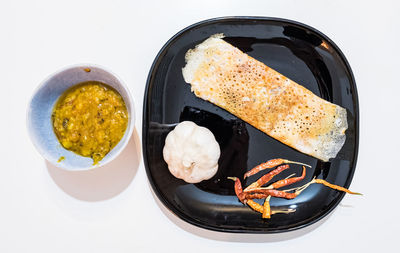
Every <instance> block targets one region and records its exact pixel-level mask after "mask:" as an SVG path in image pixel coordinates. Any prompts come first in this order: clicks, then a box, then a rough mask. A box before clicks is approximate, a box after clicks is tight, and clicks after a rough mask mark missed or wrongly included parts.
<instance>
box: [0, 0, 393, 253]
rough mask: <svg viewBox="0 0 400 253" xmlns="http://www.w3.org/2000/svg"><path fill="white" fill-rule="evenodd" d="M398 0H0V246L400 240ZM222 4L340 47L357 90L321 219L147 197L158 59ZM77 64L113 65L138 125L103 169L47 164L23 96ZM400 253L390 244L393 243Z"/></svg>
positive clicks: (339, 244)
mask: <svg viewBox="0 0 400 253" xmlns="http://www.w3.org/2000/svg"><path fill="white" fill-rule="evenodd" d="M399 11H400V8H399V5H398V3H397V1H383V0H381V1H370V2H367V1H337V0H335V1H321V0H318V1H266V0H264V1H251V0H247V1H245V0H241V1H226V0H225V1H222V0H221V1H217V0H212V1H208V0H200V1H189V0H182V1H172V0H170V1H150V0H146V1H137V2H135V1H115V0H114V1H99V0H97V1H82V0H78V1H75V0H70V1H62V2H56V1H24V2H23V1H8V2H6V1H1V3H0V74H1V75H0V85H1V86H0V87H1V91H0V118H1V123H0V137H1V138H0V141H1V142H0V158H1V166H0V252H5V253H6V252H7V253H8V252H154V251H155V250H159V252H165V251H167V250H168V249H171V248H172V249H174V251H176V252H192V251H194V252H203V251H205V250H207V252H228V251H229V252H350V251H352V252H372V251H376V250H380V251H382V252H394V251H397V250H398V248H397V242H398V241H397V240H398V235H399V229H398V225H400V222H399V216H400V208H399V207H400V205H399V202H400V199H399V198H398V192H399V190H398V185H399V183H398V182H397V179H398V178H399V177H400V172H399V171H400V168H399V166H398V162H396V160H397V159H398V158H399V157H400V153H399V152H398V151H399V146H398V143H399V141H400V139H399V131H400V130H399V126H398V125H399V123H400V121H399V120H398V117H399V112H398V109H399V108H400V97H399V94H400V88H399V87H400V84H399V78H398V73H400V70H399V65H400V64H399V58H400V54H399V50H398V48H399V45H400V35H399V31H400V29H399V25H400V18H399ZM228 15H258V16H273V17H281V18H288V19H293V20H296V21H300V22H303V23H305V24H308V25H310V26H313V27H315V28H317V29H318V30H320V31H322V32H323V33H325V34H326V35H327V36H328V37H330V38H331V39H332V40H333V41H334V42H335V43H336V44H337V45H338V46H339V47H340V48H341V49H342V51H343V52H344V54H345V55H346V57H347V59H348V61H349V63H350V65H351V67H352V69H353V72H354V76H355V78H356V82H357V87H358V93H359V100H360V148H359V156H358V163H357V169H356V173H355V175H354V179H353V182H352V184H351V188H352V189H353V190H356V191H361V192H363V193H364V196H363V197H358V196H346V197H345V198H344V199H343V201H342V202H341V204H340V205H339V206H338V208H337V209H336V210H335V211H334V212H333V213H332V215H330V216H329V217H328V218H327V219H324V221H323V222H319V223H317V224H316V225H313V226H311V227H308V228H306V229H303V230H299V231H296V232H293V233H288V234H278V235H238V234H223V233H216V232H211V231H207V230H203V229H199V228H197V227H193V226H191V225H188V224H186V223H185V222H183V221H181V220H179V219H178V218H176V217H175V216H174V215H172V214H171V213H169V211H167V210H166V209H165V208H164V207H163V206H161V205H160V203H159V202H158V200H157V199H156V198H155V197H154V195H153V194H152V191H151V189H150V186H149V184H148V181H147V177H146V173H145V170H144V166H143V159H142V153H141V131H142V129H141V124H142V119H141V117H142V103H143V94H144V89H145V82H146V78H147V74H148V71H149V69H150V66H151V64H152V61H153V59H154V57H155V56H156V54H157V52H158V51H159V50H160V48H161V47H162V45H163V44H164V43H165V42H166V41H167V40H168V39H169V38H170V37H171V36H173V35H174V34H175V33H177V32H178V31H179V30H181V29H182V28H184V27H186V26H188V25H191V24H192V23H194V22H198V21H201V20H203V19H207V18H212V17H218V16H228ZM76 63H95V64H99V65H102V66H104V67H106V68H108V69H111V70H112V71H113V72H115V73H116V74H117V75H119V76H120V77H121V78H122V80H124V81H125V83H126V84H127V85H128V86H129V88H130V91H131V93H132V96H133V97H134V100H135V105H136V114H137V118H136V131H135V132H134V134H133V137H132V139H131V141H130V143H129V145H128V147H127V148H126V150H125V151H124V152H123V153H122V154H121V156H120V157H118V158H117V160H116V161H115V162H113V163H111V164H110V165H109V166H106V167H105V168H100V169H96V170H95V171H89V172H79V173H72V172H66V171H62V170H60V169H57V168H55V167H53V166H51V165H49V164H47V163H46V162H45V161H44V159H43V158H42V157H41V156H40V155H39V153H38V152H37V151H36V150H35V149H34V147H33V145H32V143H31V142H30V140H29V137H28V135H27V131H26V125H25V117H26V108H27V103H28V101H29V99H30V97H31V95H32V93H33V91H34V89H35V88H36V87H37V85H38V84H39V83H40V82H41V81H42V80H43V79H44V78H45V77H46V76H48V75H49V74H51V73H53V72H54V71H57V70H58V69H60V68H62V67H64V66H67V65H71V64H76ZM397 252H398V251H397Z"/></svg>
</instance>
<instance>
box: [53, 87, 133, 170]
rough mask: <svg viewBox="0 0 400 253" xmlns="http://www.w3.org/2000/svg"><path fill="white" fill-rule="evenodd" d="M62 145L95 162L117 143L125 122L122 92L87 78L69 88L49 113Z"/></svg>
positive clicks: (123, 130) (125, 112)
mask: <svg viewBox="0 0 400 253" xmlns="http://www.w3.org/2000/svg"><path fill="white" fill-rule="evenodd" d="M52 121H53V128H54V132H55V133H56V135H57V138H58V140H59V141H60V143H61V145H62V146H63V147H64V148H66V149H68V150H71V151H73V152H75V153H77V154H79V155H82V156H85V157H91V158H92V159H93V164H97V163H98V162H99V161H100V160H101V159H103V158H104V156H106V155H107V153H108V152H110V150H111V149H112V148H113V147H114V146H115V145H117V143H118V142H119V141H120V140H121V138H122V136H123V135H124V133H125V130H126V127H127V124H128V111H127V109H126V105H125V102H124V100H123V98H122V97H121V95H120V94H119V93H118V92H117V91H116V90H114V89H113V88H111V87H109V86H108V85H106V84H104V83H101V82H97V81H88V82H83V83H80V84H77V85H75V86H73V87H72V88H70V89H68V90H67V91H66V92H65V93H64V94H63V95H62V96H61V97H60V99H59V100H58V101H57V103H56V105H55V107H54V110H53V114H52Z"/></svg>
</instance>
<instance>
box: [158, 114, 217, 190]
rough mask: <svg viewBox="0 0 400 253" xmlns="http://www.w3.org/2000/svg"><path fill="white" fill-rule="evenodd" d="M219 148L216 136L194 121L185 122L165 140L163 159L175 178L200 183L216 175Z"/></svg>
mask: <svg viewBox="0 0 400 253" xmlns="http://www.w3.org/2000/svg"><path fill="white" fill-rule="evenodd" d="M220 153H221V151H220V148H219V144H218V142H217V141H216V140H215V137H214V135H213V133H212V132H211V131H210V130H208V129H207V128H205V127H201V126H198V125H196V124H195V123H194V122H192V121H183V122H181V123H179V124H178V125H177V126H176V127H175V129H174V130H172V131H171V132H170V133H169V134H168V135H167V138H166V139H165V146H164V149H163V156H164V160H165V162H166V163H167V164H168V169H169V171H170V172H171V174H172V175H174V176H175V177H177V178H180V179H183V180H184V181H186V182H187V183H199V182H201V181H203V180H207V179H210V178H211V177H213V176H214V175H215V173H217V170H218V159H219V156H220Z"/></svg>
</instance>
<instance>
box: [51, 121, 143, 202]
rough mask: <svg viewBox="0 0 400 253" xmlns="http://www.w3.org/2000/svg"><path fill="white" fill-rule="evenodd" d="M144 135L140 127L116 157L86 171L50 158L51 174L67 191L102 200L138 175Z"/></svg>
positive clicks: (122, 187) (80, 197)
mask: <svg viewBox="0 0 400 253" xmlns="http://www.w3.org/2000/svg"><path fill="white" fill-rule="evenodd" d="M141 157H142V155H141V148H140V139H139V135H138V133H137V130H136V128H134V130H133V133H132V136H131V138H130V139H129V141H128V144H127V145H126V147H125V149H124V150H123V151H122V152H121V154H120V155H119V156H118V157H116V158H115V159H114V160H113V161H111V162H109V163H108V164H106V165H104V166H100V167H97V168H94V169H90V170H84V171H68V170H64V169H61V168H58V167H56V166H54V165H53V164H51V163H50V162H48V161H47V160H46V167H47V170H48V173H49V175H50V177H51V178H52V179H53V180H54V182H55V183H56V185H57V186H58V187H60V189H61V190H63V191H64V192H65V193H67V194H68V195H70V196H71V197H74V198H76V199H79V200H83V201H89V202H94V201H102V200H107V199H110V198H113V197H115V196H116V195H118V194H119V193H121V192H122V191H124V190H125V189H126V188H127V187H128V186H129V184H130V183H131V182H132V180H133V178H134V177H135V175H136V173H137V170H138V168H139V165H140V161H141Z"/></svg>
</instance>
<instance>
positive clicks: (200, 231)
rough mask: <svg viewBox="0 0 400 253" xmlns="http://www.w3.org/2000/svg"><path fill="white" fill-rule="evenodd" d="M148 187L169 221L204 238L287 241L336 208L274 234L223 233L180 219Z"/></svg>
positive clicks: (314, 226)
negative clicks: (314, 218) (286, 230)
mask: <svg viewBox="0 0 400 253" xmlns="http://www.w3.org/2000/svg"><path fill="white" fill-rule="evenodd" d="M149 188H150V189H151V193H152V195H153V198H154V199H155V201H156V203H157V205H158V207H159V208H160V209H161V211H162V212H163V213H164V215H165V216H166V217H167V218H168V219H169V220H170V221H172V222H173V223H174V224H175V225H177V226H178V227H180V228H181V229H183V230H185V231H186V232H189V233H191V234H194V235H197V236H200V237H203V238H206V239H210V240H215V241H224V242H245V243H265V242H280V241H287V240H291V239H295V238H297V237H301V236H303V235H306V234H308V233H310V232H312V231H314V230H315V229H317V228H318V227H319V226H321V225H322V224H323V223H325V222H326V221H327V220H328V219H329V217H330V216H331V215H332V213H333V212H334V211H335V210H336V209H334V210H333V211H332V212H330V213H329V214H328V215H327V216H325V217H324V218H322V219H321V220H319V221H317V222H315V223H314V224H311V225H309V226H307V227H305V228H302V229H297V230H294V231H290V232H283V233H276V234H246V233H224V232H217V231H212V230H208V229H204V228H200V227H197V226H195V225H192V224H190V223H187V222H186V221H184V220H181V219H180V218H179V217H178V216H176V215H175V214H174V213H172V212H171V211H170V210H169V209H167V208H166V207H165V206H164V205H163V204H162V203H161V201H160V200H159V199H158V197H157V196H156V194H155V193H154V191H153V189H152V188H151V186H150V185H149Z"/></svg>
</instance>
